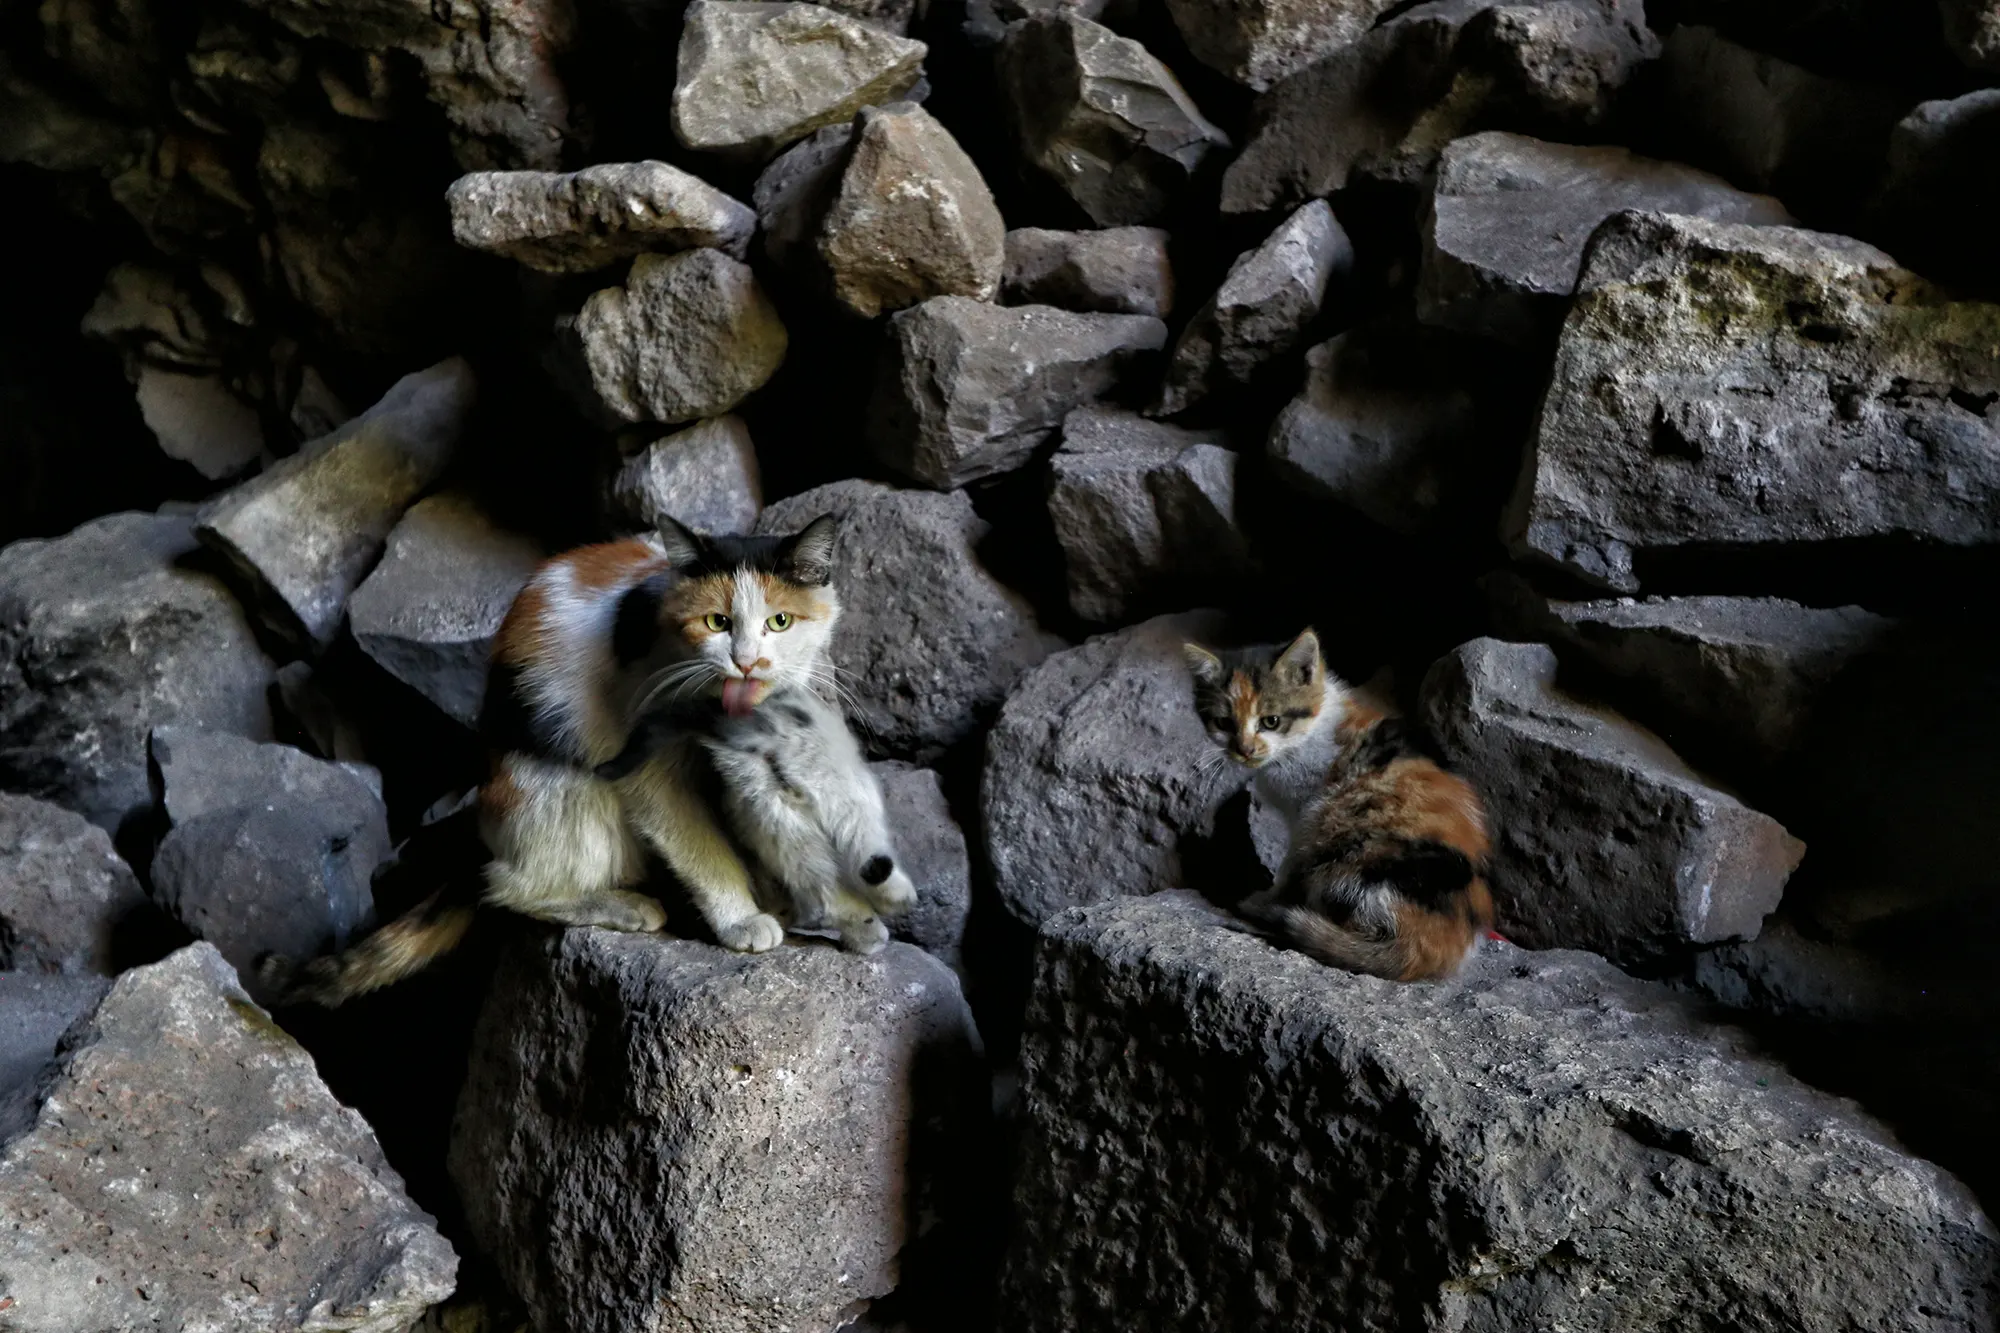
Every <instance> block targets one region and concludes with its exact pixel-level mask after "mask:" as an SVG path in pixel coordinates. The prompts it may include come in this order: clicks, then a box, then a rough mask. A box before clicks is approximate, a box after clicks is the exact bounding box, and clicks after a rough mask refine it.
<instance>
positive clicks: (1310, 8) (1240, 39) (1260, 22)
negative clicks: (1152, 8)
mask: <svg viewBox="0 0 2000 1333" xmlns="http://www.w3.org/2000/svg"><path fill="white" fill-rule="evenodd" d="M1394 8H1396V4H1395V0H1331V2H1330V3H1314V2H1313V0H1256V3H1252V4H1223V3H1218V0H1168V3H1167V12H1168V13H1169V14H1171V15H1173V19H1174V26H1175V27H1176V28H1178V29H1180V33H1181V38H1182V40H1184V41H1185V42H1187V44H1188V50H1189V51H1192V52H1193V53H1194V58H1195V59H1196V60H1199V61H1201V63H1202V64H1204V65H1207V66H1209V67H1210V68H1211V69H1215V70H1218V71H1220V72H1221V73H1223V74H1226V75H1228V76H1229V77H1230V78H1232V79H1234V80H1236V81H1237V82H1238V83H1244V84H1248V85H1249V86H1250V87H1252V88H1255V89H1257V90H1258V91H1259V92H1262V91H1263V90H1264V89H1266V88H1268V87H1270V86H1271V85H1272V84H1273V83H1276V82H1277V81H1278V80H1279V79H1282V78H1284V77H1285V76H1286V75H1287V74H1291V73H1294V72H1296V71H1298V70H1301V69H1303V68H1305V67H1306V66H1307V65H1310V64H1312V63H1313V62H1314V61H1316V60H1318V59H1319V58H1320V57H1322V56H1324V55H1326V54H1328V53H1329V52H1331V51H1336V50H1339V49H1340V48H1341V47H1343V46H1350V45H1352V44H1353V43H1355V42H1357V41H1359V40H1360V39H1361V38H1362V37H1363V36H1365V35H1366V34H1367V32H1368V30H1369V29H1370V28H1372V27H1374V26H1375V23H1376V20H1378V19H1380V18H1381V17H1382V15H1383V14H1384V13H1386V12H1388V11H1389V10H1391V9H1394Z"/></svg>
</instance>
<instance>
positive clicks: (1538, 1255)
mask: <svg viewBox="0 0 2000 1333" xmlns="http://www.w3.org/2000/svg"><path fill="white" fill-rule="evenodd" d="M1700 1014H1701V1011H1700V1009H1699V1008H1698V1007H1697V1004H1696V1003H1691V1002H1690V1001H1689V999H1688V998H1686V997H1685V996H1683V995H1682V994H1680V993H1678V992H1675V991H1671V990H1669V989H1667V988H1666V987H1664V986H1660V985H1657V984H1653V983H1649V982H1643V981H1635V980H1633V979H1631V978H1629V977H1626V976H1624V975H1623V974H1621V973H1620V972H1618V971H1617V970H1616V969H1615V968H1612V967H1610V966H1609V965H1607V964H1606V963H1605V962H1604V961H1603V960H1601V959H1598V958H1593V957H1591V956H1589V955H1587V954H1581V953H1570V952H1550V953H1524V952H1522V951H1520V950H1518V949H1514V948H1511V947H1509V946H1506V945H1501V944H1489V945H1487V946H1485V947H1483V948H1481V949H1480V950H1479V951H1478V952H1477V953H1476V954H1475V955H1474V956H1473V957H1472V958H1471V959H1469V960H1468V962H1467V965H1466V967H1465V968H1464V970H1463V971H1462V972H1460V974H1459V975H1458V977H1457V978H1455V979H1453V980H1451V981H1447V982H1441V983H1436V984H1412V985H1398V984H1396V983H1394V982H1387V981H1380V980H1377V979H1375V978H1372V977H1361V976H1355V975H1352V974H1350V973H1346V972H1342V971H1339V970H1337V969H1334V968H1328V967H1325V966H1322V965H1320V964H1318V963H1315V962H1313V961H1312V960H1310V959H1308V958H1305V957H1303V956H1302V955H1299V954H1296V953H1289V952H1279V951H1277V950H1275V949H1273V948H1272V947H1271V946H1269V945H1267V944H1264V943H1262V942H1260V941H1258V940H1256V939H1253V938H1251V937H1250V936H1248V935H1245V934H1242V933H1240V932H1238V931H1236V930H1232V929H1230V928H1229V927H1228V923H1227V922H1225V921H1222V920H1219V919H1218V917H1217V914H1216V912H1215V909H1213V908H1211V907H1208V906H1207V905H1206V904H1204V903H1202V902H1201V901H1200V900H1199V899H1198V898H1195V897H1194V895H1192V894H1187V893H1175V894H1160V895H1156V896H1154V897H1151V898H1145V899H1136V900H1127V901H1124V902H1117V903H1107V904H1105V905H1103V906H1099V907H1094V908H1089V909H1085V910H1082V911H1076V912H1069V913H1064V914H1062V915H1060V916H1057V917H1056V918H1054V919H1053V920H1051V921H1050V922H1049V924H1048V926H1047V927H1046V928H1045V930H1044V933H1043V937H1042V940H1041V943H1040V946H1039V948H1038V951H1037V957H1036V963H1035V980H1034V984H1033V990H1032V992H1031V999H1030V1003H1029V1010H1028V1022H1027V1031H1026V1034H1025V1037H1024V1039H1023V1043H1022V1095H1021V1104H1022V1108H1023V1117H1024V1119H1025V1130H1024V1135H1023V1143H1022V1150H1021V1156H1020V1162H1021V1168H1020V1174H1019V1177H1018V1185H1017V1188H1016V1199H1015V1202H1016V1208H1015V1215H1016V1217H1017V1218H1018V1219H1019V1230H1018V1231H1017V1234H1016V1241H1015V1246H1014V1251H1013V1255H1012V1258H1011V1260H1010V1263H1009V1266H1008V1277H1007V1282H1006V1295H1005V1300H1004V1306H1003V1314H1002V1321H1003V1324H1004V1326H1006V1327H1008V1328H1011V1329H1018V1330H1021V1333H1043V1331H1044V1330H1047V1331H1048V1333H1055V1331H1056V1330H1068V1329H1078V1328H1110V1327H1119V1328H1146V1329H1148V1330H1160V1331H1161V1333H1177V1331H1178V1330H1213V1331H1214V1333H1223V1330H1228V1333H1261V1331H1262V1330H1271V1331H1272V1333H1276V1331H1277V1330H1281V1329H1282V1330H1294V1329H1303V1328H1329V1329H1331V1328H1342V1329H1345V1328H1356V1329H1358V1328H1370V1329H1376V1328H1379V1329H1409V1330H1440V1331H1441V1330H1445V1329H1453V1330H1461V1331H1462V1333H1515V1331H1516V1330H1521V1329H1531V1328H1534V1329H1540V1328H1551V1329H1552V1328H1572V1329H1585V1328H1590V1329H1631V1330H1638V1329H1669V1328H1692V1327H1700V1328H1730V1329H1741V1330H1744V1333H1796V1331H1798V1330H1812V1331H1813V1333H1860V1330H1863V1329H1892V1328H1893V1329H1918V1328H1923V1329H1936V1330H1939V1331H1940V1333H1943V1330H1953V1333H1973V1330H1977V1329H1981V1328H1986V1327H1989V1326H1990V1325H1991V1323H1992V1321H1993V1320H1994V1319H1995V1318H1996V1317H2000V1237H1996V1233H1995V1229H1994V1227H1993V1224H1992V1223H1991V1222H1989V1221H1988V1220H1987V1219H1986V1217H1985V1216H1984V1215H1983V1214H1982V1213H1981V1212H1980V1209H1979V1206H1978V1204H1977V1203H1976V1202H1975V1201H1974V1199H1973V1197H1972V1195H1971V1192H1970V1191H1969V1190H1967V1189H1966V1188H1965V1187H1964V1186H1963V1185H1962V1184H1960V1183H1959V1182H1958V1181H1957V1180H1955V1179H1953V1178H1952V1177H1951V1176H1949V1175H1947V1174H1946V1173H1945V1172H1943V1171H1941V1170H1940V1169H1938V1168H1937V1167H1935V1166H1933V1165H1931V1164H1930V1163H1928V1162H1925V1161H1922V1160H1920V1159H1918V1158H1915V1157H1913V1156H1911V1155H1910V1154H1909V1153H1908V1152H1907V1151H1906V1150H1905V1149H1904V1148H1902V1147H1901V1146H1900V1145H1899V1144H1898V1143H1897V1141H1896V1139H1895V1137H1894V1136H1893V1135H1892V1134H1891V1133H1890V1132H1889V1130H1888V1129H1887V1128H1886V1127H1884V1126H1882V1125H1881V1124H1879V1123H1877V1122H1876V1121H1874V1120H1872V1119H1871V1118H1869V1117H1868V1116H1866V1115H1865V1114H1863V1113H1862V1112H1860V1111H1859V1110H1858V1109H1857V1108H1856V1107H1855V1106H1854V1105H1853V1103H1851V1102H1847V1101H1843V1100H1841V1099H1838V1098H1835V1097H1831V1096H1828V1095H1826V1094H1824V1093H1821V1092H1818V1091H1816V1090H1814V1089H1813V1088H1810V1087H1808V1086H1806V1085H1805V1084H1803V1083H1801V1082H1799V1081H1798V1080H1797V1079H1796V1078H1795V1077H1793V1076H1792V1075H1791V1074H1790V1073H1788V1072H1787V1071H1786V1070H1785V1068H1784V1067H1783V1066H1782V1065H1780V1064H1779V1063H1777V1062H1776V1061H1775V1060H1772V1059H1770V1058H1769V1057H1767V1056H1764V1055H1762V1054H1760V1053H1759V1052H1758V1051H1757V1049H1756V1048H1755V1046H1754V1045H1753V1043H1752V1042H1751V1041H1750V1040H1749V1039H1748V1038H1747V1037H1746V1036H1745V1035H1744V1034H1741V1033H1739V1032H1738V1031H1736V1030H1734V1029H1731V1028H1726V1027H1717V1026H1715V1025H1713V1024H1711V1023H1708V1022H1706V1021H1704V1019H1703V1018H1702V1017H1701V1016H1700Z"/></svg>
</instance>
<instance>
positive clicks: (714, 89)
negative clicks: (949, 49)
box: [673, 0, 930, 160]
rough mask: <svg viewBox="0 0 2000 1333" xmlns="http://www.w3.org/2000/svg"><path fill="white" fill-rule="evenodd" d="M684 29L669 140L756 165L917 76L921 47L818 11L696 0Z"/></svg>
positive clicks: (889, 98) (905, 87)
mask: <svg viewBox="0 0 2000 1333" xmlns="http://www.w3.org/2000/svg"><path fill="white" fill-rule="evenodd" d="M685 25H686V26H685V27H683V29H682V31H681V47H680V66H679V72H678V74H677V75H676V77H675V79H674V98H673V122H674V135H675V137H677V138H678V139H679V140H680V141H681V142H682V143H683V144H685V145H687V146H688V147H689V148H699V149H706V150H708V151H711V152H720V153H727V154H731V155H735V156H742V157H749V158H754V159H758V160H762V159H764V158H768V157H770V156H771V155H772V154H773V153H775V152H777V151H778V150H779V149H781V148H783V147H784V146H785V145H786V144H789V143H793V142H795V141H797V140H799V139H803V138H805V137H806V136H807V135H808V134H811V133H812V132H813V131H814V130H816V129H819V128H820V127H821V126H823V125H838V124H840V123H841V122H843V121H847V120H852V119H853V118H854V113H855V112H857V111H859V110H860V109H861V108H862V107H864V106H875V105H879V104H880V103H883V102H893V101H895V100H896V99H897V98H898V97H901V96H902V95H903V94H904V93H906V92H908V91H909V90H910V89H911V87H912V86H914V85H915V84H916V82H917V80H918V78H919V77H921V75H922V72H923V71H922V64H923V59H924V55H925V53H926V52H927V51H928V50H929V49H930V48H929V47H927V46H925V45H924V44H923V43H922V42H915V41H911V40H910V39H908V38H906V37H900V36H897V35H896V34H895V33H892V32H884V31H882V30H881V29H880V28H877V27H873V26H871V25H869V24H867V23H863V22H862V21H860V20H859V19H855V18H851V17H849V16H848V15H846V14H842V13H839V12H837V11H835V10H832V9H828V8H826V7H824V6H821V5H808V4H765V3H761V2H759V0H694V3H693V4H690V5H689V6H688V7H687V14H686V19H685Z"/></svg>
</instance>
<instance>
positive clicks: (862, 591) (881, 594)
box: [757, 481, 1061, 760]
mask: <svg viewBox="0 0 2000 1333" xmlns="http://www.w3.org/2000/svg"><path fill="white" fill-rule="evenodd" d="M821 514H837V515H839V516H840V535H839V537H838V538H837V539H836V540H835V542H834V553H833V586H834V588H835V590H836V591H837V592H838V593H839V594H840V599H841V607H842V610H841V616H840V626H839V628H837V629H836V630H835V631H834V637H833V650H832V658H833V664H834V667H835V669H836V670H837V671H838V672H839V673H840V683H841V685H842V686H843V687H844V690H845V692H846V703H847V706H848V714H849V720H850V721H851V722H852V723H853V724H854V726H855V728H856V731H857V733H858V735H859V736H860V737H861V739H862V741H863V743H864V744H865V745H866V746H867V748H868V749H869V751H870V752H871V753H873V754H876V755H878V756H883V757H890V758H899V759H916V760H922V759H927V758H930V757H932V756H934V755H937V754H938V753H940V752H942V751H943V750H946V749H948V748H949V747H951V746H953V745H955V744H957V743H958V742H960V741H962V740H964V739H965V738H966V737H968V736H970V735H971V734H972V733H973V732H974V731H975V730H976V729H977V728H978V727H979V725H980V724H981V723H982V722H983V721H985V720H986V719H987V718H989V717H991V716H992V714H993V711H994V710H995V709H996V708H998V707H999V705H1000V701H1001V700H1002V699H1003V698H1005V697H1006V695H1007V691H1008V690H1009V689H1010V688H1012V687H1013V684H1014V682H1015V681H1016V680H1018V679H1020V676H1021V673H1022V672H1024V671H1026V670H1028V669H1029V668H1030V667H1032V666H1034V665H1035V664H1036V663H1037V662H1040V661H1041V660H1042V659H1043V658H1045V657H1047V656H1048V655H1049V654H1050V653H1051V652H1053V651H1054V650H1055V649H1056V648H1058V647H1059V646H1061V640H1059V639H1057V638H1056V637H1055V636H1054V635H1052V634H1049V633H1047V632H1046V631H1044V630H1043V629H1042V628H1041V627H1040V626H1039V625H1038V624H1036V622H1035V613H1034V611H1033V609H1032V608H1031V607H1029V605H1028V603H1027V602H1026V600H1025V599H1023V598H1022V597H1020V596H1019V595H1018V594H1016V593H1014V592H1013V591H1011V590H1010V589H1008V588H1007V587H1006V586H1005V585H1003V584H1002V583H1001V582H1000V581H999V580H998V579H996V578H994V577H993V575H992V574H991V573H989V572H988V571H987V569H986V567H985V566H984V565H982V564H981V563H980V561H979V556H978V554H977V553H976V550H975V548H976V547H977V546H978V544H979V543H980V542H981V541H982V540H984V539H985V537H986V534H987V532H988V528H987V524H986V522H985V520H983V519H981V518H980V517H979V516H978V515H977V514H975V513H974V512H973V509H972V501H971V500H970V499H969V498H967V496H966V495H965V494H964V493H963V492H952V493H948V494H938V493H937V492H934V491H910V490H899V489H897V488H896V487H893V486H884V485H881V484H880V483H877V482H872V481H837V482H834V483H833V484H831V485H828V486H821V487H819V488H817V489H816V490H810V491H807V492H805V493H804V494H802V495H794V496H792V497H790V498H789V499H785V500H780V501H779V502H778V503H776V504H774V505H771V506H770V507H769V508H767V509H765V511H764V513H763V515H762V517H760V518H759V519H758V520H757V531H758V532H760V533H789V532H798V531H800V530H801V529H803V528H804V527H805V526H806V524H808V523H810V522H812V520H813V519H815V518H818V517H819V516H820V515H821Z"/></svg>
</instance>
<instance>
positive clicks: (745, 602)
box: [660, 514, 840, 716]
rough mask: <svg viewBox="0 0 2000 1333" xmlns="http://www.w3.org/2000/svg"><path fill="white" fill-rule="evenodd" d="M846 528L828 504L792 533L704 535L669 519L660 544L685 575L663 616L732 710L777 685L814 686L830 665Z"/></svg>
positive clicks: (704, 683)
mask: <svg viewBox="0 0 2000 1333" xmlns="http://www.w3.org/2000/svg"><path fill="white" fill-rule="evenodd" d="M839 529H840V524H839V520H837V519H835V518H834V516H833V515H831V514H823V515H821V516H820V517H819V518H816V519H814V520H813V521H812V522H810V523H808V524H806V526H805V527H804V529H802V530H801V531H799V532H796V533H793V534H792V535H791V536H789V537H707V536H703V535H702V534H700V533H697V532H692V531H690V530H689V529H687V528H685V527H683V526H682V525H680V524H679V523H676V522H675V521H674V520H673V519H671V518H669V519H665V520H663V521H662V523H661V525H660V544H661V547H662V549H663V550H664V551H665V552H666V556H667V559H668V560H669V561H671V562H672V563H673V565H674V570H675V573H677V574H678V575H679V576H680V577H679V578H678V579H677V580H676V581H675V582H674V584H673V586H672V587H671V588H670V589H669V590H668V591H667V593H666V595H665V596H664V598H662V600H661V603H660V622H661V625H662V627H663V628H665V629H666V630H667V632H668V633H669V634H677V635H679V636H680V641H681V642H680V646H681V647H682V649H683V653H682V656H683V657H684V658H685V660H687V661H690V662H693V663H697V664H698V665H697V666H695V667H694V668H693V673H694V675H695V676H696V677H697V678H698V680H699V682H700V690H701V692H702V693H708V694H719V695H720V696H721V698H722V706H723V708H724V709H725V710H726V711H728V712H730V713H732V714H736V715H739V716H740V715H742V714H744V713H748V712H749V711H750V710H751V709H752V708H755V707H756V706H757V705H758V704H759V703H760V702H762V701H763V699H764V696H765V695H767V694H769V693H770V692H771V690H773V689H775V688H777V687H778V686H781V685H808V686H809V685H811V684H812V683H813V682H814V680H815V679H822V678H824V676H825V675H826V674H827V673H828V672H829V671H830V669H831V667H830V664H829V663H828V662H827V661H826V651H827V647H828V644H829V643H830V642H831V640H832V636H833V626H834V622H835V621H837V620H839V619H840V598H839V596H838V595H837V594H835V592H834V590H833V543H834V537H835V535H836V534H837V533H838V532H839ZM704 668H705V671H704Z"/></svg>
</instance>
